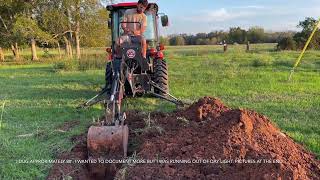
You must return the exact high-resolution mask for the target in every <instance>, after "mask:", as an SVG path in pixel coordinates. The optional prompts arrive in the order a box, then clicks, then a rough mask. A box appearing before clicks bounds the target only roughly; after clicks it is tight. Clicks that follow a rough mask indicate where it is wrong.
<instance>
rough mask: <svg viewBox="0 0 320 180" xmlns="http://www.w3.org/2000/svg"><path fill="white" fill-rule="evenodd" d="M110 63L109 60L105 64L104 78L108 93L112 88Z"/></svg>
mask: <svg viewBox="0 0 320 180" xmlns="http://www.w3.org/2000/svg"><path fill="white" fill-rule="evenodd" d="M112 76H113V72H112V64H111V62H109V63H107V65H106V73H105V80H106V86H105V89H107V92H108V93H111V88H112Z"/></svg>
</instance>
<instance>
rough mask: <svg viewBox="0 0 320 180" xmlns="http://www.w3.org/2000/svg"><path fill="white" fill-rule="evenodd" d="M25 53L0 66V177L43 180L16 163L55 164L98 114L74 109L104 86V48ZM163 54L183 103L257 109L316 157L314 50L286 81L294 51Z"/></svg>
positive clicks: (143, 101)
mask: <svg viewBox="0 0 320 180" xmlns="http://www.w3.org/2000/svg"><path fill="white" fill-rule="evenodd" d="M28 52H29V51H28V50H24V52H22V57H23V58H24V59H25V60H24V61H22V62H20V63H16V62H13V58H12V57H11V55H10V52H9V51H6V52H5V55H6V59H7V60H8V62H2V63H1V65H0V105H1V106H0V115H1V116H0V117H1V119H0V149H1V153H0V160H1V162H0V179H44V178H45V177H46V176H47V173H48V171H49V169H50V167H51V166H52V165H51V164H48V163H31V164H27V163H22V162H23V161H21V160H35V159H37V160H41V159H42V160H48V159H55V157H56V156H57V155H58V154H59V153H61V152H63V151H68V150H70V149H71V148H72V147H73V145H74V144H73V143H72V141H71V140H70V138H71V137H73V136H75V135H80V134H82V133H85V131H86V129H87V127H88V126H89V125H90V123H92V122H93V121H95V120H97V119H98V118H99V117H100V116H101V114H102V107H100V106H99V105H97V106H94V107H93V108H91V109H87V110H77V109H76V107H77V106H78V105H79V104H80V103H82V102H84V101H85V100H86V99H88V98H91V97H92V96H94V95H95V94H96V93H97V92H98V91H99V90H100V89H101V87H103V85H104V62H105V58H106V54H105V52H104V49H103V48H96V49H84V51H83V60H81V62H82V63H78V62H76V61H71V60H64V59H63V58H61V59H60V60H59V54H58V53H57V50H50V51H49V54H48V53H41V54H39V57H40V59H41V61H39V62H31V61H28V60H27V59H28V57H29V56H30V54H29V53H28ZM165 54H166V59H167V62H168V64H169V74H170V91H171V93H172V94H173V95H175V96H177V97H178V98H181V99H182V100H184V101H188V102H193V101H196V100H197V99H199V98H201V97H203V96H212V97H218V98H220V99H221V100H222V101H223V102H225V104H227V105H228V106H230V107H233V108H237V107H239V108H248V109H252V110H255V111H257V112H259V113H262V114H264V115H266V116H268V117H269V118H270V119H272V120H273V122H274V123H275V124H276V125H277V126H279V127H280V128H281V129H282V130H283V131H284V132H285V133H287V134H288V135H289V136H290V137H292V138H293V139H295V140H296V141H297V142H299V143H301V144H303V145H304V146H305V147H306V148H307V149H309V150H311V151H312V152H314V153H316V154H317V155H318V157H319V156H320V122H319V117H320V51H307V52H306V54H305V56H304V58H303V60H302V64H301V65H300V66H299V67H298V69H297V71H296V72H295V74H294V77H293V80H292V81H291V82H288V75H289V72H290V69H291V68H292V66H293V64H294V62H295V60H296V58H297V57H298V55H299V52H297V51H283V52H278V51H275V44H257V45H252V47H251V51H250V52H245V46H242V45H233V46H229V49H228V51H227V52H226V53H223V52H222V47H221V46H179V47H167V49H166V51H165ZM70 62H71V63H70ZM92 62H94V63H92ZM70 64H71V65H70ZM73 65H74V66H75V67H72V68H70V66H73ZM125 108H126V109H129V110H139V111H144V112H152V111H163V112H170V111H173V110H174V109H175V106H174V105H172V104H170V103H167V102H164V101H161V100H158V99H154V98H150V97H145V98H139V99H128V100H126V102H125ZM70 124H71V125H70ZM67 126H68V127H67ZM69 126H70V127H69Z"/></svg>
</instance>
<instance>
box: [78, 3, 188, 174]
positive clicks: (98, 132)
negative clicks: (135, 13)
mask: <svg viewBox="0 0 320 180" xmlns="http://www.w3.org/2000/svg"><path fill="white" fill-rule="evenodd" d="M136 6H137V3H119V4H113V5H110V6H108V7H107V10H108V11H110V19H109V21H108V25H109V28H110V29H111V33H112V45H111V48H107V52H108V54H109V62H108V63H107V65H106V72H105V80H106V85H105V88H104V89H103V90H102V91H101V92H100V93H99V94H98V95H97V96H95V97H94V98H92V99H91V100H89V101H88V102H86V103H85V104H84V105H83V107H88V106H91V105H93V104H96V103H98V102H104V105H105V120H104V121H103V122H101V123H100V125H97V126H91V127H90V129H89V131H88V137H87V145H88V151H89V158H91V159H99V158H102V159H108V158H113V159H115V158H118V159H122V158H125V157H126V156H127V144H128V134H129V133H128V131H129V129H128V126H127V125H126V122H125V119H126V117H125V116H126V115H125V113H124V112H123V111H122V109H121V107H122V100H123V98H125V97H141V96H143V95H146V94H149V95H153V96H155V97H158V98H162V99H165V100H168V101H170V102H172V103H175V104H177V105H183V103H182V102H181V101H179V100H178V99H176V98H175V97H173V96H172V95H170V94H169V84H168V80H169V76H168V66H167V63H166V60H165V58H164V54H163V50H164V46H163V45H161V44H160V42H159V27H158V25H159V24H160V20H161V24H162V26H168V16H166V15H162V16H160V15H159V13H158V5H157V4H155V3H150V4H149V5H148V8H147V10H146V11H145V15H146V16H147V29H146V31H145V32H144V34H143V36H144V38H145V39H146V42H147V56H146V58H144V57H143V56H142V44H141V43H142V42H141V41H142V40H141V38H139V37H136V36H135V35H126V37H127V41H126V42H123V43H121V44H120V45H119V43H117V41H118V40H119V38H121V36H123V35H124V30H123V26H122V24H123V23H126V24H129V23H136V24H138V25H139V22H124V21H123V17H124V14H125V11H126V10H128V9H133V8H136ZM117 46H118V47H117ZM119 46H120V47H119ZM117 48H118V49H117ZM119 48H120V52H119ZM116 51H118V52H117V53H118V54H116ZM119 54H120V56H119ZM92 168H93V169H92ZM92 168H91V172H95V169H94V168H95V167H92ZM101 169H103V168H96V170H97V172H96V173H97V174H103V173H108V172H106V171H105V170H103V172H98V171H101ZM111 169H112V168H111ZM106 170H109V171H110V168H107V169H106Z"/></svg>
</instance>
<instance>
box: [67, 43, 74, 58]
mask: <svg viewBox="0 0 320 180" xmlns="http://www.w3.org/2000/svg"><path fill="white" fill-rule="evenodd" d="M68 46H69V56H70V58H71V59H72V58H73V50H72V44H71V41H68Z"/></svg>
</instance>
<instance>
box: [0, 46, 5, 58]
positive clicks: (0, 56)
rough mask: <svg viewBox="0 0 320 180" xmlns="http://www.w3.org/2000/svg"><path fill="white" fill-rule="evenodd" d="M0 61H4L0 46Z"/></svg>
mask: <svg viewBox="0 0 320 180" xmlns="http://www.w3.org/2000/svg"><path fill="white" fill-rule="evenodd" d="M0 61H4V53H3V51H2V48H1V47H0Z"/></svg>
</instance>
